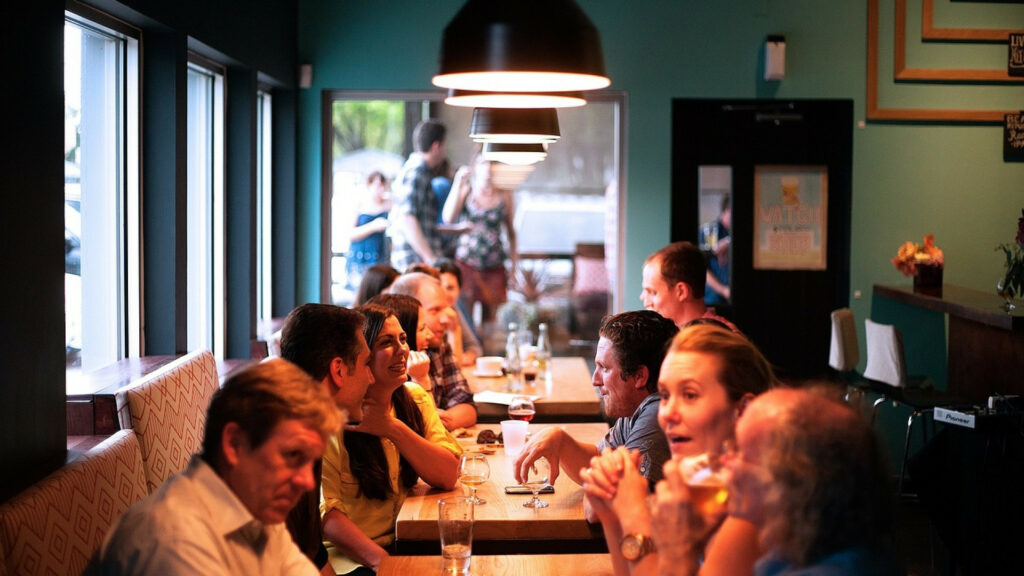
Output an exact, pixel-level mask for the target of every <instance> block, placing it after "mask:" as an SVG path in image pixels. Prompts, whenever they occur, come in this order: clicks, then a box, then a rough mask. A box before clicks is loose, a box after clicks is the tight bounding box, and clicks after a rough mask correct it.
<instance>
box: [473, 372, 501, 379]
mask: <svg viewBox="0 0 1024 576" xmlns="http://www.w3.org/2000/svg"><path fill="white" fill-rule="evenodd" d="M504 375H505V373H504V372H502V371H501V370H498V371H497V372H481V371H479V370H473V376H476V377H477V378H500V377H501V376H504Z"/></svg>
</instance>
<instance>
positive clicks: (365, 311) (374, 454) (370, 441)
mask: <svg viewBox="0 0 1024 576" xmlns="http://www.w3.org/2000/svg"><path fill="white" fill-rule="evenodd" d="M356 311H357V312H359V313H360V314H362V315H363V316H364V317H366V328H365V329H364V330H363V335H364V336H365V337H366V342H367V343H368V344H369V345H370V351H371V355H372V354H373V351H374V347H375V345H376V343H377V336H378V335H380V331H381V329H382V328H383V327H384V322H385V321H386V320H387V319H388V318H390V317H391V316H394V315H395V314H394V313H393V312H392V311H391V310H389V309H388V308H385V307H384V306H381V305H379V304H365V305H363V306H359V307H358V308H356ZM391 404H392V405H393V406H394V407H395V416H396V417H397V418H398V419H399V420H401V421H402V422H404V423H405V425H406V426H408V427H409V428H411V429H412V430H413V431H414V432H416V433H417V434H419V435H420V436H423V435H424V433H425V431H426V426H425V425H424V422H423V415H422V414H421V413H420V410H419V408H418V407H417V406H416V402H415V401H414V400H413V398H412V395H411V394H409V391H408V390H407V389H406V387H405V386H404V385H403V386H399V387H398V388H397V389H396V390H395V391H394V392H392V394H391ZM342 440H343V441H344V443H345V449H346V450H347V451H348V461H349V468H350V469H351V470H352V475H353V476H355V477H356V480H357V481H358V482H359V492H360V493H361V494H362V495H363V496H365V497H366V498H372V499H374V500H386V499H387V497H388V495H389V494H391V493H392V492H393V490H392V488H391V480H390V474H389V472H390V471H389V470H388V461H387V458H386V457H385V456H384V447H383V446H382V445H381V439H380V437H378V436H374V435H372V434H366V433H363V432H348V431H346V432H345V434H344V435H343V437H342ZM418 479H419V475H418V474H416V470H415V469H414V468H413V467H412V465H411V464H409V462H408V461H406V459H405V457H404V456H401V457H400V460H399V463H398V481H399V482H401V484H402V486H405V487H406V488H412V486H413V485H415V484H416V480H418Z"/></svg>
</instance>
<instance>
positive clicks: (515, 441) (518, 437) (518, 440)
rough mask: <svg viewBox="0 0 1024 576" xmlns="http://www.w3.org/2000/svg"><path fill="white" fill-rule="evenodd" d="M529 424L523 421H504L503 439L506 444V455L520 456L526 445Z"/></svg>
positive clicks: (502, 424)
mask: <svg viewBox="0 0 1024 576" xmlns="http://www.w3.org/2000/svg"><path fill="white" fill-rule="evenodd" d="M529 425H530V423H529V422H525V421H523V420H502V421H501V437H502V440H503V441H504V442H505V455H506V456H518V455H519V452H521V451H522V450H523V445H525V444H526V429H527V427H528V426H529Z"/></svg>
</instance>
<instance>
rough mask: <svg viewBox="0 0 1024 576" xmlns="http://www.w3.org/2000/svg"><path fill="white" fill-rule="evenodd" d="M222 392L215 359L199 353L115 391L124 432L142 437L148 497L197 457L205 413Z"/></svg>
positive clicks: (189, 355) (202, 351) (140, 442)
mask: <svg viewBox="0 0 1024 576" xmlns="http://www.w3.org/2000/svg"><path fill="white" fill-rule="evenodd" d="M219 386H220V380H219V377H218V375H217V362H216V360H214V358H213V354H211V353H210V352H209V351H208V350H198V351H196V352H192V353H190V354H187V355H185V356H182V357H181V358H179V359H178V360H175V361H174V362H172V363H170V364H168V365H167V366H165V367H164V368H163V369H161V370H159V371H157V372H154V373H153V374H151V375H149V376H147V377H146V378H145V379H144V380H142V381H140V382H137V383H132V384H130V385H128V386H126V387H124V388H121V389H120V390H118V391H117V411H118V417H119V418H120V420H121V427H122V428H132V429H133V430H135V433H136V434H137V435H138V437H139V445H140V446H141V447H142V462H143V464H144V465H145V470H146V482H147V484H148V485H149V492H150V493H152V492H154V491H156V489H157V488H159V487H160V485H161V484H163V483H164V480H166V479H167V478H169V477H170V476H171V475H172V474H174V473H175V472H178V471H181V470H184V469H185V468H186V467H187V466H188V462H189V459H190V458H191V457H192V454H193V453H194V452H198V451H199V448H200V445H201V444H202V441H203V426H204V424H205V423H206V408H207V407H208V406H209V404H210V398H211V397H212V396H213V393H214V392H216V390H217V388H218V387H219Z"/></svg>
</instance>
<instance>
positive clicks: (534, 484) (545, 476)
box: [523, 456, 551, 508]
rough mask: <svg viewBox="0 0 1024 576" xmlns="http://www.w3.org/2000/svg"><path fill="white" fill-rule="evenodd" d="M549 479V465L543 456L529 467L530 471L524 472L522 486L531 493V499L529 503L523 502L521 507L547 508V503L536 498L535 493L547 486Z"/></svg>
mask: <svg viewBox="0 0 1024 576" xmlns="http://www.w3.org/2000/svg"><path fill="white" fill-rule="evenodd" d="M550 479H551V464H550V463H549V462H548V459H547V458H544V457H543V456H542V457H540V458H538V459H537V460H535V461H534V462H533V464H532V465H530V469H529V470H527V471H526V478H525V479H524V480H523V486H526V487H527V488H529V489H530V492H533V498H532V499H531V500H530V501H529V502H524V503H523V506H526V507H527V508H547V506H548V503H547V502H544V501H543V500H541V499H540V498H538V497H537V493H538V492H540V490H541V488H543V487H545V486H547V485H548V481H549V480H550Z"/></svg>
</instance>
